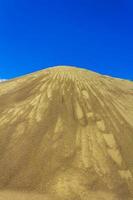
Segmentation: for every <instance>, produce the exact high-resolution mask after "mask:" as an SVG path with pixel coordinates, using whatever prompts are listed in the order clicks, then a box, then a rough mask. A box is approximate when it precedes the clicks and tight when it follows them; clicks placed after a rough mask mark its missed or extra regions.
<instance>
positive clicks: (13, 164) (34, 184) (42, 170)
mask: <svg viewBox="0 0 133 200" xmlns="http://www.w3.org/2000/svg"><path fill="white" fill-rule="evenodd" d="M35 199H36V200H133V82H131V81H128V80H122V79H117V78H112V77H108V76H103V75H101V74H98V73H94V72H92V71H89V70H85V69H81V68H77V67H69V66H57V67H51V68H47V69H44V70H41V71H38V72H35V73H32V74H29V75H26V76H23V77H19V78H16V79H12V80H9V81H6V82H2V83H0V200H35Z"/></svg>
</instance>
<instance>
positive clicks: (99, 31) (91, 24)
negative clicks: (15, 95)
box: [0, 0, 133, 80]
mask: <svg viewBox="0 0 133 200" xmlns="http://www.w3.org/2000/svg"><path fill="white" fill-rule="evenodd" d="M53 65H74V66H78V67H83V68H88V69H90V70H93V71H96V72H99V73H102V74H107V75H111V76H114V77H120V78H125V79H132V80H133V1H132V0H108V1H107V0H100V1H99V0H36V1H35V0H23V1H18V0H0V78H7V79H8V78H13V77H17V76H20V75H23V74H27V73H30V72H33V71H37V70H40V69H43V68H46V67H49V66H53Z"/></svg>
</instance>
